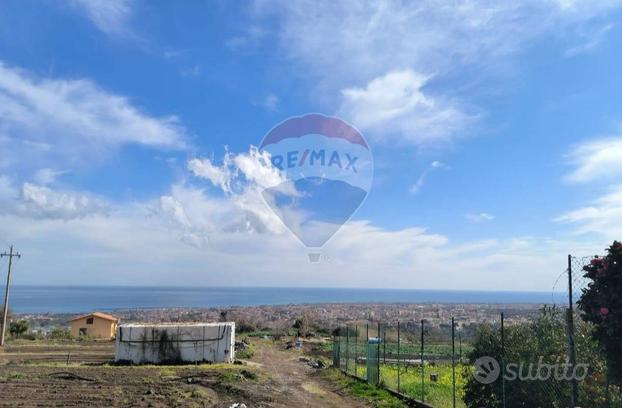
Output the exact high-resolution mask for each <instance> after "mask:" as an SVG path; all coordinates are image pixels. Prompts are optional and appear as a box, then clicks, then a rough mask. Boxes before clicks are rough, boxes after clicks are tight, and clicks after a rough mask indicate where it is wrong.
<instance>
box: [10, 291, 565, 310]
mask: <svg viewBox="0 0 622 408" xmlns="http://www.w3.org/2000/svg"><path fill="white" fill-rule="evenodd" d="M563 302H564V295H563V294H562V293H551V292H503V291H498V292H494V291H465V290H418V289H354V288H350V289H348V288H299V287H298V288H287V287H179V286H27V285H15V286H12V287H11V291H10V296H9V305H10V306H9V307H10V309H11V310H13V311H14V312H16V313H80V312H87V311H92V310H100V311H114V310H122V309H157V308H173V307H196V308H201V307H233V306H260V305H290V304H314V303H315V304H317V303H471V304H472V303H488V304H497V303H499V304H517V303H526V304H553V303H555V304H561V303H563Z"/></svg>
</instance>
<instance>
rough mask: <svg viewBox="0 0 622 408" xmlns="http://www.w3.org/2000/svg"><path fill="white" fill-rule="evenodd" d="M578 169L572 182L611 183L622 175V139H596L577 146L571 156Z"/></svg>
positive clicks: (571, 178) (572, 175) (569, 177)
mask: <svg viewBox="0 0 622 408" xmlns="http://www.w3.org/2000/svg"><path fill="white" fill-rule="evenodd" d="M569 158H570V161H571V163H572V164H573V165H574V166H576V169H575V170H574V171H573V172H572V173H570V174H569V175H568V177H567V179H568V180H569V181H572V182H577V183H579V182H589V181H595V180H601V181H610V180H612V179H616V178H619V177H620V176H621V175H622V137H620V136H617V137H610V138H603V139H594V140H590V141H587V142H585V143H582V144H580V145H578V146H576V147H575V148H574V149H573V150H572V151H571V153H570V154H569Z"/></svg>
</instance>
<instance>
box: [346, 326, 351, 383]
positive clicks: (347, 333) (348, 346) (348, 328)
mask: <svg viewBox="0 0 622 408" xmlns="http://www.w3.org/2000/svg"><path fill="white" fill-rule="evenodd" d="M348 360H350V326H348V325H346V373H347V372H349V371H348Z"/></svg>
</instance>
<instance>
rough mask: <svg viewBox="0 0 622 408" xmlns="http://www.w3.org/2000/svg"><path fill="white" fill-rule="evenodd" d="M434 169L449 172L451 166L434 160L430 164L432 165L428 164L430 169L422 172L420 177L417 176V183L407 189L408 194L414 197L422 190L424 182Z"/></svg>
mask: <svg viewBox="0 0 622 408" xmlns="http://www.w3.org/2000/svg"><path fill="white" fill-rule="evenodd" d="M436 169H444V170H450V169H451V166H449V165H447V164H445V163H443V162H440V161H438V160H434V161H433V162H432V164H430V167H428V168H427V169H426V170H424V171H423V173H421V175H420V176H419V178H418V179H417V181H416V182H415V184H413V185H412V186H410V188H409V189H408V191H409V192H410V194H413V195H416V194H418V193H419V192H420V191H421V189H422V188H423V185H424V184H425V181H426V179H427V177H428V174H429V173H430V172H431V171H433V170H436Z"/></svg>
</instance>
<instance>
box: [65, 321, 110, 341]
mask: <svg viewBox="0 0 622 408" xmlns="http://www.w3.org/2000/svg"><path fill="white" fill-rule="evenodd" d="M87 318H92V319H93V324H86V319H87ZM81 328H85V329H86V335H87V336H89V337H92V338H99V339H112V338H113V337H114V335H115V332H116V331H117V323H116V322H113V321H112V320H107V319H103V318H101V317H97V316H84V317H83V318H80V319H77V320H72V321H71V335H72V336H74V337H80V329H81Z"/></svg>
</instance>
